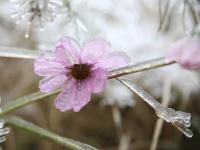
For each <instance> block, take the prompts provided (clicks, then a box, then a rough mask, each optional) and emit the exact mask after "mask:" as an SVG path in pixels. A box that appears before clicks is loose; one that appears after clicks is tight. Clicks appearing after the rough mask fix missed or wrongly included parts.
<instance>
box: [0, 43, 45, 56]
mask: <svg viewBox="0 0 200 150" xmlns="http://www.w3.org/2000/svg"><path fill="white" fill-rule="evenodd" d="M41 53H42V51H38V50H29V49H24V48H16V47H6V46H0V57H8V58H23V59H35V58H37V57H38V56H39V55H40V54H41Z"/></svg>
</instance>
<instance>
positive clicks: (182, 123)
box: [118, 79, 193, 137]
mask: <svg viewBox="0 0 200 150" xmlns="http://www.w3.org/2000/svg"><path fill="white" fill-rule="evenodd" d="M118 80H119V81H120V82H121V83H122V84H124V85H125V86H127V87H128V88H129V89H130V90H131V91H133V92H134V93H136V94H137V95H138V96H140V97H141V98H142V99H143V100H144V101H145V102H146V103H147V104H148V105H150V106H151V107H152V108H153V109H154V110H155V112H156V114H157V116H158V117H159V118H162V119H163V120H165V121H166V122H167V123H171V124H172V125H174V126H176V127H177V128H178V129H179V130H180V131H181V132H182V133H183V134H184V135H185V136H187V137H192V136H193V133H192V131H191V130H189V129H188V127H189V126H190V125H191V122H190V118H191V114H190V113H185V112H181V111H175V110H174V109H172V108H168V107H163V106H162V105H161V104H160V103H159V102H158V101H157V100H155V99H154V98H153V97H152V96H151V95H150V94H149V93H147V92H146V91H144V89H143V88H141V87H140V86H138V85H136V84H135V83H134V82H132V81H130V80H126V79H118Z"/></svg>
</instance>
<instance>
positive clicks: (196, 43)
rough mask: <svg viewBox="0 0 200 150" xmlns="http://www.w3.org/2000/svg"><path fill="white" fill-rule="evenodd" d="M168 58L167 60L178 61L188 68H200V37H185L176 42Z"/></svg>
mask: <svg viewBox="0 0 200 150" xmlns="http://www.w3.org/2000/svg"><path fill="white" fill-rule="evenodd" d="M166 58H167V61H176V62H177V63H179V64H180V65H181V66H182V67H183V68H186V69H200V39H199V38H198V37H185V38H183V39H181V40H179V41H177V42H175V43H174V44H173V45H172V46H171V48H170V50H169V52H168V54H167V56H166Z"/></svg>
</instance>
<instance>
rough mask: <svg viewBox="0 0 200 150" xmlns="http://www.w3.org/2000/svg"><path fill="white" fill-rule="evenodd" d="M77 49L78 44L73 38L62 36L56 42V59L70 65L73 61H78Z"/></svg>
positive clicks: (78, 47)
mask: <svg viewBox="0 0 200 150" xmlns="http://www.w3.org/2000/svg"><path fill="white" fill-rule="evenodd" d="M79 49H80V46H79V45H78V43H77V42H76V41H75V40H74V39H72V38H70V37H63V38H62V39H60V40H59V41H58V43H57V44H56V50H55V55H56V60H57V61H59V62H61V63H62V64H64V65H65V66H70V65H72V64H74V63H78V62H79Z"/></svg>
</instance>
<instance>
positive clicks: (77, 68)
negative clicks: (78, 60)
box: [70, 64, 91, 80]
mask: <svg viewBox="0 0 200 150" xmlns="http://www.w3.org/2000/svg"><path fill="white" fill-rule="evenodd" d="M70 74H71V75H72V76H73V77H74V78H75V79H77V80H84V79H86V78H87V77H89V76H90V74H91V65H88V64H74V65H73V66H72V67H71V68H70Z"/></svg>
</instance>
